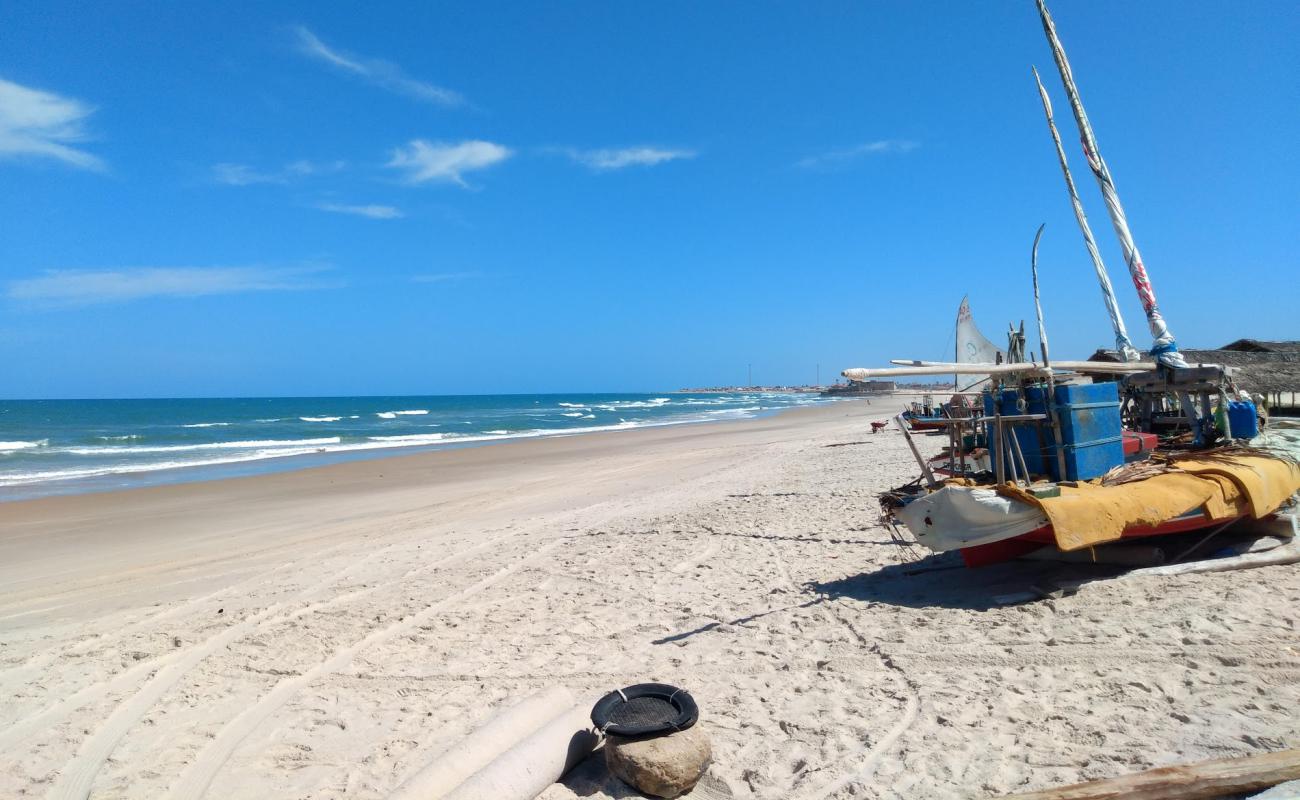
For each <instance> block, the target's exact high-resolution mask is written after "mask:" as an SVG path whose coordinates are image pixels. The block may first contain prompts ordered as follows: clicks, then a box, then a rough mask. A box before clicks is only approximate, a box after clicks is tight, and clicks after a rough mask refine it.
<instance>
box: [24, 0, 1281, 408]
mask: <svg viewBox="0 0 1300 800" xmlns="http://www.w3.org/2000/svg"><path fill="white" fill-rule="evenodd" d="M1053 13H1054V15H1055V17H1056V22H1057V25H1058V29H1059V31H1060V34H1061V37H1062V40H1063V41H1064V43H1065V46H1066V48H1067V51H1068V53H1069V56H1070V58H1071V60H1072V63H1073V66H1074V70H1075V73H1076V77H1077V78H1078V81H1079V85H1080V89H1081V91H1082V94H1083V98H1084V101H1085V103H1086V104H1087V106H1088V109H1089V113H1090V115H1091V117H1092V122H1093V124H1094V126H1095V128H1096V130H1097V134H1098V138H1099V141H1100V144H1101V148H1102V152H1103V154H1104V155H1105V157H1106V159H1107V161H1108V162H1109V164H1110V167H1111V170H1112V172H1113V173H1114V175H1115V179H1116V183H1117V185H1118V187H1119V190H1120V193H1121V196H1122V197H1123V199H1124V201H1125V204H1126V206H1127V209H1128V213H1129V217H1130V222H1131V225H1132V228H1133V231H1134V234H1135V236H1136V238H1137V241H1138V243H1139V245H1140V246H1141V248H1142V251H1143V255H1144V256H1145V259H1146V262H1147V266H1148V269H1149V271H1150V273H1151V275H1152V278H1153V280H1154V282H1155V287H1156V290H1157V294H1158V297H1159V299H1160V304H1161V307H1162V309H1163V311H1164V313H1165V316H1166V318H1167V319H1168V320H1169V323H1170V327H1171V329H1172V330H1173V332H1174V334H1175V335H1176V336H1177V337H1178V340H1179V343H1180V344H1182V345H1183V346H1188V347H1196V346H1200V347H1208V346H1216V345H1219V344H1222V343H1224V342H1226V341H1228V340H1231V339H1234V338H1237V337H1240V336H1253V337H1258V338H1296V337H1297V336H1300V326H1297V310H1296V309H1297V301H1298V300H1300V290H1297V280H1296V278H1297V276H1298V275H1300V269H1298V268H1297V267H1298V266H1300V255H1297V254H1298V253H1300V224H1298V221H1300V216H1298V214H1297V212H1298V211H1300V203H1298V202H1297V201H1300V196H1298V195H1300V191H1298V190H1297V186H1300V169H1298V168H1297V165H1298V161H1297V156H1296V153H1295V140H1296V131H1297V130H1298V129H1300V89H1298V88H1297V87H1298V85H1300V82H1297V80H1296V78H1297V76H1300V48H1298V47H1297V46H1296V42H1297V41H1300V10H1298V7H1297V6H1296V5H1295V4H1294V3H1289V2H1288V3H1282V2H1252V3H1249V4H1240V5H1238V4H1225V3H1203V2H1155V1H1152V2H1143V3H1121V2H1110V1H1109V0H1097V1H1096V2H1087V3H1084V2H1079V0H1058V2H1056V3H1054V4H1053ZM3 16H4V18H5V25H4V26H3V28H2V29H0V181H2V185H3V186H4V190H3V191H2V192H0V219H2V220H3V225H2V228H3V236H0V363H3V365H4V369H3V370H0V396H8V397H139V396H213V395H216V396H230V395H298V394H306V395H313V394H314V395H330V394H390V393H475V392H533V391H577V390H593V391H594V390H611V391H617V390H656V389H671V388H675V387H678V386H687V385H701V384H705V385H713V384H723V383H740V382H743V381H744V380H745V374H746V373H745V370H746V366H747V365H748V364H753V371H754V379H755V380H756V381H762V382H766V383H805V382H811V381H812V380H813V379H814V377H815V369H816V365H817V364H818V363H820V364H821V375H822V377H823V379H824V380H829V376H832V375H834V374H836V373H837V372H838V370H839V369H842V368H844V367H849V366H871V365H882V364H883V363H884V362H885V361H886V360H887V359H889V358H897V357H909V358H911V357H915V358H929V359H936V358H942V357H945V356H946V354H948V353H950V352H951V347H952V341H951V330H952V324H953V319H954V315H955V312H956V308H957V305H958V303H959V301H960V300H961V297H962V295H963V294H969V295H970V297H971V302H972V306H973V308H974V312H975V316H976V319H977V320H978V321H979V322H980V324H981V326H982V327H983V328H984V332H985V333H986V334H987V335H989V336H990V338H993V339H994V340H995V341H1001V340H1002V338H1003V336H1002V331H1003V330H1005V325H1006V323H1007V322H1008V321H1011V320H1013V319H1014V320H1019V319H1022V318H1024V319H1029V320H1032V318H1033V307H1032V295H1031V291H1030V285H1029V275H1028V252H1029V245H1030V242H1031V239H1032V236H1033V233H1034V230H1035V229H1036V228H1037V226H1038V224H1039V223H1042V222H1046V223H1047V232H1046V234H1045V237H1044V240H1043V245H1042V249H1041V254H1040V266H1041V271H1042V285H1043V292H1044V306H1045V313H1046V316H1047V323H1048V326H1049V332H1050V335H1051V338H1052V345H1053V353H1054V355H1057V356H1058V357H1071V356H1073V357H1083V356H1086V355H1087V354H1088V353H1090V352H1091V351H1092V349H1094V348H1095V347H1097V346H1100V345H1107V344H1108V343H1109V342H1110V341H1111V336H1110V333H1109V325H1108V322H1107V319H1106V316H1105V311H1104V308H1103V306H1102V303H1101V300H1100V296H1099V292H1098V289H1097V287H1096V283H1095V279H1094V278H1093V277H1092V274H1091V268H1090V266H1089V262H1088V260H1087V255H1086V252H1085V250H1084V248H1083V245H1082V241H1081V239H1080V236H1079V234H1078V231H1077V229H1076V227H1075V224H1074V220H1073V216H1072V215H1071V212H1070V207H1069V203H1068V200H1067V197H1066V194H1065V191H1064V188H1063V185H1062V180H1061V177H1060V173H1059V170H1058V168H1057V165H1056V160H1055V155H1054V151H1053V149H1052V144H1051V140H1050V138H1049V137H1048V133H1047V130H1046V127H1045V124H1044V121H1043V117H1042V111H1041V108H1040V106H1039V103H1038V98H1037V94H1036V89H1035V87H1034V83H1033V78H1032V76H1031V74H1030V69H1029V68H1030V65H1031V64H1036V65H1037V66H1038V67H1039V69H1040V70H1041V71H1042V72H1043V75H1044V80H1045V82H1046V84H1047V86H1048V89H1049V91H1050V92H1051V93H1052V96H1053V98H1054V101H1055V103H1056V110H1057V118H1058V123H1059V124H1060V125H1061V126H1062V135H1063V137H1064V139H1065V140H1066V142H1067V148H1068V149H1069V155H1070V157H1071V159H1072V166H1073V167H1074V170H1075V178H1076V181H1077V182H1078V183H1079V186H1080V191H1081V194H1082V195H1083V199H1084V203H1085V206H1086V207H1087V209H1088V211H1089V215H1090V219H1091V221H1092V223H1093V229H1094V231H1095V232H1096V233H1097V237H1098V239H1099V240H1100V242H1101V244H1102V250H1103V255H1104V256H1105V257H1106V260H1107V264H1108V266H1109V267H1110V271H1111V275H1112V278H1113V280H1114V282H1115V285H1116V288H1117V290H1118V293H1119V296H1120V300H1121V305H1122V309H1123V311H1124V312H1125V316H1126V320H1127V322H1128V326H1129V329H1130V331H1131V333H1132V334H1133V338H1134V340H1135V341H1136V343H1137V344H1138V345H1139V346H1140V347H1141V346H1148V345H1149V343H1150V340H1149V336H1147V335H1146V331H1145V325H1144V324H1143V318H1142V316H1141V310H1140V307H1139V306H1138V304H1137V301H1136V298H1135V295H1134V292H1133V290H1132V287H1131V285H1130V283H1129V281H1128V278H1127V275H1126V273H1125V271H1124V269H1123V262H1122V261H1121V259H1120V257H1119V252H1118V248H1117V247H1116V246H1115V244H1114V237H1113V235H1112V234H1111V231H1110V227H1109V224H1108V223H1107V221H1106V217H1105V212H1104V208H1103V207H1102V205H1101V202H1100V199H1099V196H1098V193H1097V190H1096V186H1095V184H1094V183H1093V182H1092V180H1091V176H1090V175H1089V174H1088V173H1087V172H1086V171H1085V169H1084V163H1083V160H1082V157H1081V156H1080V154H1079V151H1078V148H1077V146H1074V143H1075V142H1076V141H1077V134H1076V132H1075V130H1074V126H1073V122H1072V120H1071V119H1070V118H1069V115H1068V113H1067V106H1066V105H1065V99H1064V95H1063V93H1062V92H1061V89H1060V82H1059V79H1058V78H1057V76H1056V74H1055V71H1054V70H1053V69H1051V66H1052V65H1051V57H1050V53H1049V51H1048V49H1047V46H1046V43H1045V41H1044V38H1043V35H1042V31H1041V28H1040V27H1039V23H1038V19H1037V15H1036V13H1035V11H1034V8H1033V4H1032V3H1031V2H1029V0H1023V2H998V3H962V2H934V3H910V2H907V3H904V2H898V3H885V2H871V3H867V2H861V3H823V4H795V3H786V4H768V3H761V4H739V3H717V4H700V3H656V4H632V3H566V4H556V3H547V4H541V3H538V4H522V3H517V4H516V3H473V4H469V3H463V4H440V5H433V4H427V3H418V4H417V3H411V4H398V3H385V4H377V5H371V6H367V7H365V8H364V9H362V8H361V7H359V6H349V5H343V4H337V3H314V2H313V3H280V4H269V3H268V4H253V5H248V4H235V5H234V6H218V5H217V4H207V5H203V4H141V3H99V4H90V5H87V4H80V3H78V4H72V3H21V4H20V3H14V2H8V3H6V4H5V7H4V14H3ZM1030 339H1031V344H1032V345H1034V347H1035V349H1036V341H1035V337H1034V336H1031V337H1030Z"/></svg>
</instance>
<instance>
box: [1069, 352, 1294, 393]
mask: <svg viewBox="0 0 1300 800" xmlns="http://www.w3.org/2000/svg"><path fill="white" fill-rule="evenodd" d="M1179 352H1180V353H1182V354H1183V358H1185V359H1187V363H1188V364H1192V365H1195V364H1222V365H1224V366H1226V367H1234V368H1236V373H1235V375H1236V381H1237V385H1238V386H1240V387H1241V388H1242V389H1245V390H1246V391H1248V392H1300V342H1266V341H1261V340H1258V339H1238V340H1237V341H1235V342H1232V343H1231V344H1228V345H1225V346H1224V347H1222V348H1220V349H1217V350H1196V349H1191V350H1188V349H1180V350H1179ZM1089 360H1090V361H1119V360H1120V358H1119V355H1118V354H1117V353H1116V352H1115V351H1114V350H1098V351H1097V352H1096V353H1094V354H1093V355H1092V356H1091V357H1090V358H1089Z"/></svg>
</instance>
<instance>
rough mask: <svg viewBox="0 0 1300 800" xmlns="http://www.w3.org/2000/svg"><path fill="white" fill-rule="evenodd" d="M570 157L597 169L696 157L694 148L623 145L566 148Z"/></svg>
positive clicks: (643, 164)
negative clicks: (586, 148)
mask: <svg viewBox="0 0 1300 800" xmlns="http://www.w3.org/2000/svg"><path fill="white" fill-rule="evenodd" d="M564 152H565V153H566V154H567V155H568V156H569V158H571V159H573V160H574V161H576V162H578V163H579V164H585V165H586V166H588V167H591V168H592V169H596V170H613V169H623V168H625V167H652V166H654V165H655V164H662V163H664V162H665V161H677V160H679V159H683V158H695V156H696V155H698V154H697V153H696V152H695V151H694V150H684V149H670V148H666V147H650V146H641V147H621V148H606V149H600V150H566V151H564Z"/></svg>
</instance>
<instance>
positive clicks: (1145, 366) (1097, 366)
mask: <svg viewBox="0 0 1300 800" xmlns="http://www.w3.org/2000/svg"><path fill="white" fill-rule="evenodd" d="M889 363H891V364H898V365H899V366H902V367H943V368H945V369H946V370H947V371H948V372H952V368H953V367H956V366H963V367H980V368H981V371H982V370H983V368H985V367H994V366H1002V367H1007V366H1015V365H1014V364H1000V365H998V364H957V363H956V362H954V361H915V360H911V359H905V358H895V359H891V360H890V362H889ZM1051 368H1052V369H1054V370H1069V371H1070V372H1116V373H1128V372H1150V371H1151V370H1153V369H1155V368H1156V364H1155V362H1153V361H1130V362H1128V363H1124V364H1116V363H1114V362H1111V361H1053V362H1052V364H1051Z"/></svg>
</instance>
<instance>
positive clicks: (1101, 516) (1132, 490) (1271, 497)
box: [1000, 454, 1300, 550]
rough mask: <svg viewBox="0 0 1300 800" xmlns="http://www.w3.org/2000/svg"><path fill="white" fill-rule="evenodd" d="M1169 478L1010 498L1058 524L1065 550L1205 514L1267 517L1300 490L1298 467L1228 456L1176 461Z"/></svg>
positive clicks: (1014, 492) (1010, 491)
mask: <svg viewBox="0 0 1300 800" xmlns="http://www.w3.org/2000/svg"><path fill="white" fill-rule="evenodd" d="M1173 466H1176V467H1177V468H1178V469H1180V470H1182V472H1166V473H1163V474H1160V475H1156V476H1153V477H1151V478H1147V479H1145V480H1139V481H1134V482H1132V483H1125V484H1121V485H1118V486H1102V485H1100V484H1099V483H1080V484H1078V486H1062V487H1061V496H1060V497H1046V498H1041V499H1040V498H1037V497H1034V496H1033V495H1030V494H1028V493H1027V492H1025V491H1024V490H1023V489H1020V488H1018V487H1015V486H1012V485H1006V486H1003V487H1001V488H1000V491H1002V492H1003V493H1004V494H1007V495H1010V496H1012V497H1015V498H1016V499H1018V500H1023V501H1024V502H1027V503H1030V504H1032V505H1036V506H1038V507H1039V508H1041V509H1042V510H1043V513H1045V514H1046V515H1047V518H1048V519H1050V520H1051V521H1052V530H1053V531H1054V532H1055V535H1056V546H1057V547H1059V548H1060V549H1061V550H1078V549H1080V548H1083V547H1089V546H1091V545H1096V544H1101V543H1102V542H1110V541H1114V540H1115V539H1118V538H1120V536H1122V535H1123V533H1124V530H1125V529H1127V528H1130V527H1145V526H1153V525H1158V524H1160V523H1162V522H1168V521H1169V520H1172V519H1175V518H1177V517H1180V516H1182V515H1183V514H1186V513H1187V512H1189V511H1200V513H1201V514H1203V515H1204V516H1205V518H1206V519H1207V520H1214V519H1229V518H1232V517H1237V516H1242V515H1247V514H1248V515H1250V516H1252V517H1255V518H1259V517H1264V516H1267V515H1269V514H1271V513H1273V512H1274V511H1276V510H1277V509H1278V507H1279V506H1281V505H1282V503H1284V502H1286V499H1287V498H1288V497H1290V496H1291V495H1292V494H1293V493H1294V492H1296V491H1300V468H1297V467H1296V466H1295V465H1294V464H1292V463H1291V462H1288V461H1283V460H1281V459H1276V458H1268V457H1265V456H1255V455H1244V454H1242V455H1237V454H1225V455H1222V456H1216V457H1213V458H1189V459H1182V460H1178V461H1176V462H1173Z"/></svg>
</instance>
